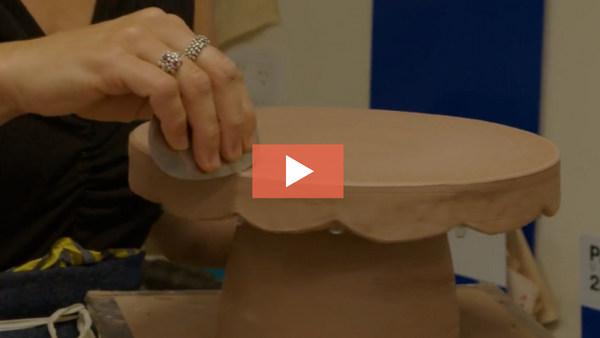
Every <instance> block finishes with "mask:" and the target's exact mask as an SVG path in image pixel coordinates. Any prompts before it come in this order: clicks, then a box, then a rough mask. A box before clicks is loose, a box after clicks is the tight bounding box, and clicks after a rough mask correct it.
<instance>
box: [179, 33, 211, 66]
mask: <svg viewBox="0 0 600 338" xmlns="http://www.w3.org/2000/svg"><path fill="white" fill-rule="evenodd" d="M208 45H210V40H209V39H208V38H207V37H206V36H204V35H197V36H196V37H195V38H194V40H192V43H190V45H189V46H188V47H187V48H186V49H185V51H184V52H183V55H184V56H186V57H188V58H189V59H191V60H192V61H196V59H197V58H198V55H200V53H201V52H202V50H204V48H206V46H208Z"/></svg>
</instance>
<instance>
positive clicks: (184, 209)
mask: <svg viewBox="0 0 600 338" xmlns="http://www.w3.org/2000/svg"><path fill="white" fill-rule="evenodd" d="M258 128H259V130H260V133H261V143H262V144H343V145H344V198H343V199H312V200H303V199H253V198H252V192H251V190H252V170H251V169H250V170H247V171H244V172H242V173H240V174H238V175H237V176H232V177H227V178H223V179H217V180H208V181H183V180H178V179H176V178H173V177H170V176H168V175H167V174H165V173H163V172H161V171H160V170H159V169H158V168H157V167H156V165H154V164H153V162H152V160H151V159H150V157H149V155H148V144H147V132H148V130H147V125H142V126H140V127H139V128H137V129H136V130H135V131H134V132H133V133H132V134H131V138H130V183H131V186H132V189H133V190H134V191H135V192H136V193H138V194H139V195H141V196H142V197H144V198H146V199H149V200H151V201H154V202H158V203H162V204H163V207H164V208H165V210H168V211H169V212H172V213H174V214H177V215H179V216H183V217H188V218H193V219H197V220H202V219H206V220H208V219H220V218H224V217H229V216H231V215H239V216H241V217H242V219H244V220H245V221H244V222H245V223H244V225H243V226H241V227H240V228H239V229H238V231H237V232H236V237H235V240H234V246H233V251H232V253H231V257H230V259H229V263H228V266H227V275H226V280H225V282H224V288H223V294H222V296H221V300H220V305H219V308H220V311H219V333H218V337H219V338H241V337H243V338H281V337H286V338H296V337H298V338H305V337H311V338H320V337H323V338H329V337H334V336H335V337H357V338H363V337H364V338H367V337H368V338H379V337H381V338H387V337H392V336H393V337H397V336H402V337H406V338H457V337H459V334H460V320H459V311H458V308H459V307H458V303H457V299H456V293H455V290H454V272H453V269H452V261H451V257H450V250H449V245H448V241H447V237H446V232H447V231H449V230H451V229H452V228H454V227H455V226H457V225H465V226H468V227H471V228H474V229H476V230H478V231H481V232H484V233H488V234H495V233H501V232H506V231H509V230H513V229H517V228H519V227H522V226H524V225H526V224H528V223H529V222H531V221H533V220H535V219H536V218H538V217H539V216H540V215H542V214H546V215H548V216H551V215H553V214H554V213H555V212H556V211H557V210H558V207H559V202H560V180H559V174H560V170H559V153H558V150H557V149H556V147H555V146H554V145H553V144H552V143H551V142H549V141H548V140H546V139H544V138H542V137H540V136H538V135H535V134H532V133H528V132H525V131H522V130H518V129H514V128H510V127H506V126H502V125H498V124H493V123H487V122H483V121H477V120H470V119H462V118H455V117H447V116H440V115H429V114H418V113H407V112H392V111H378V110H366V109H340V108H269V109H263V110H260V111H259V112H258ZM332 228H335V229H336V231H335V233H336V234H339V233H340V231H339V230H340V229H342V230H345V231H341V232H342V235H334V234H332V233H330V232H329V231H328V229H332ZM357 290H358V293H357ZM350 295H352V296H350ZM426 323H427V324H426ZM431 323H436V324H435V325H431Z"/></svg>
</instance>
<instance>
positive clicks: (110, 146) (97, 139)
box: [0, 0, 194, 272]
mask: <svg viewBox="0 0 600 338" xmlns="http://www.w3.org/2000/svg"><path fill="white" fill-rule="evenodd" d="M152 6H156V7H160V8H162V9H163V10H165V11H166V12H169V13H173V14H176V15H179V16H180V17H181V18H182V19H184V20H185V21H186V22H187V24H188V25H189V26H190V27H193V15H194V1H193V0H97V3H96V7H95V11H94V16H93V23H98V22H101V21H105V20H110V19H114V18H117V17H119V16H122V15H125V14H128V13H131V12H134V11H137V10H140V9H142V8H145V7H152ZM43 35H44V33H43V31H42V29H41V28H40V27H39V26H38V25H37V23H36V22H35V20H34V19H33V17H32V16H31V15H30V14H29V12H28V11H27V9H26V7H25V6H24V5H23V4H22V3H21V1H20V0H2V1H0V43H3V42H8V41H15V40H25V39H32V38H37V37H41V36H43ZM65 52H68V51H65ZM40 57H43V56H42V55H40ZM0 62H2V61H1V60H0ZM57 80H60V79H57ZM137 124H138V123H107V122H96V121H90V120H85V119H82V118H79V117H77V116H75V115H68V116H64V117H55V118H54V117H53V118H48V117H41V116H37V115H32V114H30V115H25V116H21V117H19V118H16V119H13V120H11V121H9V122H8V123H5V124H4V125H2V126H0V272H1V271H4V270H6V269H9V268H11V267H14V266H18V265H21V264H23V263H25V262H27V261H29V260H32V259H36V258H40V257H42V256H44V255H45V254H46V253H47V252H48V250H49V249H50V247H51V246H52V244H53V243H54V241H56V240H57V239H58V238H60V237H70V238H72V239H73V240H75V241H76V242H78V243H79V244H81V245H82V246H83V247H85V248H86V249H90V250H104V249H108V248H131V247H140V246H141V245H143V243H144V241H145V239H146V237H147V235H148V232H149V230H150V228H151V226H152V224H153V223H154V221H156V219H157V218H158V217H159V215H160V213H161V208H160V206H158V205H155V204H152V203H149V202H147V201H145V200H143V199H142V198H140V197H138V196H136V195H134V194H133V193H132V192H131V190H130V189H129V186H128V174H127V170H128V156H127V143H128V135H129V132H130V131H131V130H132V129H133V128H135V127H136V125H137Z"/></svg>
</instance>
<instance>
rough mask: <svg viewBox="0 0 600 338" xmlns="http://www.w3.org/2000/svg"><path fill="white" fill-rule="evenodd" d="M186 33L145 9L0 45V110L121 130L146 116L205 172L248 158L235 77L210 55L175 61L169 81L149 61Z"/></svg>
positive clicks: (217, 55) (250, 131) (251, 119)
mask: <svg viewBox="0 0 600 338" xmlns="http://www.w3.org/2000/svg"><path fill="white" fill-rule="evenodd" d="M194 37H195V34H194V32H192V31H191V30H190V29H189V28H188V27H187V26H186V24H185V23H184V22H183V20H181V19H180V18H179V17H177V16H175V15H170V14H166V13H164V12H163V11H162V10H160V9H156V8H151V9H145V10H142V11H139V12H136V13H133V14H131V15H128V16H124V17H121V18H119V19H116V20H112V21H107V22H104V23H100V24H97V25H93V26H89V27H86V28H84V29H79V30H74V31H69V32H63V33H58V34H55V35H51V36H48V37H44V38H40V39H35V40H28V41H21V42H14V43H6V44H1V45H0V60H2V62H1V63H0V64H1V65H0V67H3V68H4V69H2V71H1V72H0V74H2V76H1V77H0V101H2V103H3V105H10V107H11V108H12V111H16V112H18V113H19V114H23V113H28V112H33V113H36V114H40V115H46V116H55V115H66V114H71V113H76V114H78V115H80V116H82V117H85V118H89V119H95V120H113V121H115V120H116V121H130V120H135V119H146V118H149V117H150V116H151V114H155V115H156V116H157V117H158V119H159V120H160V121H161V127H162V130H163V132H164V134H165V137H166V139H167V141H168V142H169V144H170V145H171V146H172V147H173V148H175V149H179V150H181V149H185V148H187V147H188V146H189V144H188V143H189V142H188V125H189V126H190V127H191V129H192V130H193V140H192V142H193V144H194V150H195V157H196V161H197V162H198V165H199V166H200V168H201V169H203V170H205V171H208V172H210V171H213V170H215V169H217V168H218V167H219V166H220V158H221V157H222V158H224V159H225V160H227V161H230V162H233V161H235V160H237V159H238V158H239V157H240V156H241V155H242V153H243V152H249V151H251V149H252V144H253V142H254V140H253V137H254V136H253V135H254V129H255V128H256V118H255V114H254V110H253V107H252V104H251V102H250V100H249V97H248V93H247V90H246V88H245V86H244V83H243V80H242V77H241V74H240V72H239V71H238V69H237V67H236V66H235V64H234V63H233V62H232V61H231V60H229V59H228V58H227V57H226V56H225V55H224V54H222V53H221V52H219V51H218V50H217V49H215V48H214V47H211V46H208V47H206V48H205V49H204V50H203V51H202V52H201V53H200V55H199V56H198V58H197V59H196V61H195V62H194V61H192V60H191V59H189V58H186V57H183V58H182V60H183V63H182V65H181V68H179V69H178V70H177V71H176V72H175V73H174V74H173V75H171V74H168V73H166V72H165V71H163V70H161V69H160V68H159V66H158V61H159V59H160V58H161V57H162V55H163V54H164V53H166V52H167V51H176V52H181V51H183V50H184V49H185V48H186V47H188V46H189V45H190V43H191V42H192V40H193V39H194Z"/></svg>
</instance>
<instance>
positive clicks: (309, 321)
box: [218, 225, 459, 338]
mask: <svg viewBox="0 0 600 338" xmlns="http://www.w3.org/2000/svg"><path fill="white" fill-rule="evenodd" d="M227 271H228V273H227V274H226V277H225V281H224V286H223V290H224V291H223V296H222V299H221V307H220V312H219V313H220V315H219V331H218V333H219V334H218V337H219V338H238V337H244V338H281V337H285V338H306V337H311V338H331V337H369V338H389V337H391V336H394V335H395V334H396V333H398V332H402V333H403V334H402V335H403V336H404V337H410V338H458V337H459V316H458V305H457V302H456V295H455V289H454V272H453V268H452V259H451V256H450V249H449V246H448V239H447V236H446V235H441V236H436V237H433V238H431V239H427V240H422V241H416V242H407V243H390V244H381V243H375V242H372V241H369V240H366V239H364V238H361V237H357V236H355V235H353V234H350V233H343V234H340V235H335V234H332V233H330V232H329V231H319V232H309V233H304V234H289V233H288V234H275V233H269V232H265V231H262V230H259V229H257V228H254V227H252V226H250V225H244V226H241V227H239V228H238V231H237V232H236V237H235V239H234V244H233V250H232V252H231V254H230V258H229V262H228V265H227ZM427 323H435V325H428V324H427Z"/></svg>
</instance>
